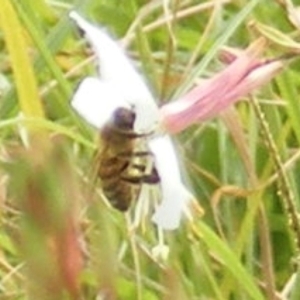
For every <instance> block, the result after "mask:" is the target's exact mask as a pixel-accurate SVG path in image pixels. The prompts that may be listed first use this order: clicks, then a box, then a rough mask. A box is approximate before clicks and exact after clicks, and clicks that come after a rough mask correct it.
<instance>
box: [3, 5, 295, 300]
mask: <svg viewBox="0 0 300 300" xmlns="http://www.w3.org/2000/svg"><path fill="white" fill-rule="evenodd" d="M169 2H170V3H169ZM169 2H168V1H163V0H158V1H141V0H129V1H117V0H98V1H93V0H86V1H75V0H57V1H51V0H49V1H45V0H37V1H36V0H34V1H33V0H22V1H17V0H2V2H1V9H0V49H1V52H0V66H1V78H2V79H3V80H2V79H1V81H0V116H1V118H0V139H1V148H0V159H1V169H0V208H1V209H0V300H2V299H20V300H23V299H58V300H59V299H87V300H89V299H139V300H141V299H145V300H155V299H178V300H184V299H189V300H190V299H195V300H196V299H199V300H208V299H213V300H215V299H216V300H221V299H222V300H233V299H236V300H246V299H253V300H259V299H260V300H262V299H268V300H269V299H270V300H277V299H291V300H298V299H299V294H300V288H299V286H300V285H299V274H300V273H299V268H298V265H299V261H298V259H299V252H300V248H299V247H300V229H299V230H298V227H299V228H300V225H299V223H298V210H299V206H300V203H299V201H300V182H299V172H300V163H299V158H300V126H299V124H300V123H299V120H300V101H299V90H300V79H299V78H300V74H299V63H300V62H299V60H298V59H297V57H296V58H295V59H294V60H293V62H291V63H289V64H287V66H286V68H285V69H284V70H283V72H282V73H281V74H279V75H278V76H277V77H276V78H274V79H273V80H272V81H271V82H270V83H269V84H267V85H265V86H264V87H262V88H261V89H260V90H258V91H256V92H255V93H253V95H251V96H250V95H249V97H247V98H246V99H245V100H246V101H243V102H240V103H238V104H237V105H235V106H234V107H233V108H232V109H231V110H229V111H227V112H226V114H222V115H220V116H219V117H217V118H215V119H213V120H210V121H207V122H205V123H201V124H197V125H193V126H192V127H190V128H188V129H187V130H185V131H184V132H182V133H181V134H178V135H177V136H174V139H175V140H176V142H177V145H178V153H179V157H180V160H181V164H182V166H183V172H184V173H185V175H186V178H185V179H186V182H188V183H189V184H190V186H191V188H192V189H193V191H194V194H195V195H196V197H197V199H198V200H199V203H200V205H201V206H202V207H203V208H204V209H205V215H204V216H203V217H198V216H196V217H195V219H194V222H193V223H189V222H187V221H185V222H183V224H182V226H181V227H180V228H179V229H178V230H176V231H172V232H163V233H162V232H158V231H157V228H156V227H155V226H154V225H153V224H152V223H151V220H150V217H151V214H149V215H147V216H145V217H144V218H143V219H142V222H141V224H140V225H139V226H138V228H135V229H132V225H133V216H134V208H133V209H132V211H131V213H129V214H127V215H122V214H120V213H119V212H118V211H115V210H113V209H112V208H110V207H108V206H107V205H106V204H105V202H104V201H103V199H102V198H101V193H100V190H99V186H98V187H97V189H96V188H95V186H92V185H91V182H92V178H91V169H92V160H93V152H94V150H95V148H96V147H97V132H96V131H95V130H93V129H92V128H90V127H89V126H87V125H86V124H84V122H83V121H82V120H80V119H79V118H78V117H77V115H75V114H74V112H73V111H72V109H71V107H70V105H69V102H70V99H71V98H72V94H73V93H74V91H75V89H76V87H77V85H78V83H79V82H80V80H81V79H82V78H84V77H85V76H87V75H91V74H95V70H96V67H95V64H94V61H93V60H92V59H91V52H90V50H89V47H88V45H87V44H86V43H85V42H84V40H83V38H82V37H81V36H80V35H79V34H78V31H77V30H76V28H75V26H74V24H73V23H72V22H71V21H70V20H69V19H68V12H69V10H71V9H76V10H77V11H78V12H80V13H81V14H82V15H84V16H85V17H86V18H87V19H89V20H91V21H93V22H94V23H98V24H101V25H104V26H106V27H107V28H108V29H109V31H110V32H112V33H113V34H114V35H115V36H117V37H118V38H119V39H120V41H121V42H122V43H123V45H125V46H126V49H127V51H128V54H129V55H130V56H132V57H133V58H134V60H135V61H136V62H137V66H138V67H139V68H140V72H141V73H143V76H144V77H145V78H146V80H147V82H148V83H149V85H150V86H151V88H152V90H153V92H154V94H155V95H157V98H158V99H159V100H158V101H159V103H164V102H167V101H171V100H175V99H176V98H178V97H180V95H182V94H184V93H185V92H186V91H188V90H189V89H190V88H191V87H192V86H193V85H194V84H195V80H196V79H197V78H207V77H210V76H212V75H213V74H214V73H216V72H217V71H219V70H221V69H223V68H224V67H225V66H224V65H223V64H222V63H221V62H220V60H219V57H218V53H219V50H220V49H221V48H222V47H223V46H225V45H226V46H231V47H238V48H246V47H247V45H249V44H250V43H252V42H253V41H254V40H255V39H256V38H258V37H260V36H261V35H263V36H265V37H266V38H267V39H268V46H267V47H266V53H265V55H266V57H277V56H279V55H282V54H286V53H293V51H297V49H298V47H299V46H298V41H299V38H300V36H299V28H298V29H297V28H296V27H295V26H294V25H293V24H292V23H291V22H290V21H289V18H288V17H289V16H288V11H287V8H286V6H285V5H283V3H285V1H279V0H278V1H274V0H264V1H258V0H252V1H246V0H232V1H229V0H228V1H225V0H224V1H196V0H187V1H179V0H173V1H169ZM294 2H296V1H294ZM168 3H169V6H168V8H169V12H170V13H172V14H173V16H175V17H174V18H173V19H172V20H169V21H168V20H167V19H166V18H165V13H166V10H165V7H166V5H168ZM213 3H215V5H213ZM217 3H219V4H218V5H217ZM87 96H88V95H87ZM97 297H98V298H97Z"/></svg>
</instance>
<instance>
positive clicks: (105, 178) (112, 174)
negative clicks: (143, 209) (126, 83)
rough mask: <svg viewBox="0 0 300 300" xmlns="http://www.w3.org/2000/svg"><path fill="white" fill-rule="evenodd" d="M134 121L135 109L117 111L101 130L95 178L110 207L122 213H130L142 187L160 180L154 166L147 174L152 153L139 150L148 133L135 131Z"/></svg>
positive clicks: (121, 108) (122, 108)
mask: <svg viewBox="0 0 300 300" xmlns="http://www.w3.org/2000/svg"><path fill="white" fill-rule="evenodd" d="M135 118H136V113H135V111H134V110H133V109H129V108H124V107H120V108H117V109H116V110H115V111H114V113H113V114H112V117H111V118H110V120H109V121H108V122H107V123H106V124H105V125H104V126H103V127H102V129H101V131H100V143H101V144H100V149H99V150H98V153H97V156H96V162H97V165H96V166H95V167H96V169H97V171H96V173H97V174H96V176H97V177H98V178H99V179H100V181H101V187H102V190H103V193H104V195H105V196H106V198H107V199H108V201H109V202H110V204H111V205H112V206H113V207H114V208H116V209H118V210H120V211H126V210H128V208H129V207H130V204H131V202H132V201H134V200H137V198H138V196H139V192H140V189H141V185H142V184H144V183H146V184H157V183H159V181H160V179H159V175H158V173H157V171H156V168H155V166H154V165H152V166H151V170H150V172H149V171H148V172H147V165H148V163H149V161H150V160H151V159H150V158H151V157H152V154H151V153H150V152H149V151H148V150H147V148H146V150H141V149H139V147H137V145H138V142H139V141H140V140H141V139H143V138H144V139H145V137H146V136H147V135H149V134H138V133H136V132H134V122H135ZM148 169H149V168H148Z"/></svg>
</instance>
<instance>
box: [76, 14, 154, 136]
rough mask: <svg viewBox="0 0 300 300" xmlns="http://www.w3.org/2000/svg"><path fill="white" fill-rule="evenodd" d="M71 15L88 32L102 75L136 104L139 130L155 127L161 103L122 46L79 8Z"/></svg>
mask: <svg viewBox="0 0 300 300" xmlns="http://www.w3.org/2000/svg"><path fill="white" fill-rule="evenodd" d="M70 18H72V19H73V20H74V21H75V22H76V23H77V25H78V26H79V27H80V28H81V29H82V30H83V31H84V32H85V34H86V38H87V39H88V41H89V42H90V43H91V45H92V47H93V49H94V51H95V53H96V55H97V58H98V60H99V72H100V74H101V79H103V80H105V81H109V82H112V83H113V84H114V85H115V86H117V87H118V90H119V91H120V93H122V95H123V97H124V98H125V100H126V101H128V102H129V103H130V104H132V105H133V106H135V110H136V113H137V118H136V121H135V128H134V129H135V131H136V132H149V131H150V130H152V129H153V127H154V126H155V124H156V123H157V122H158V107H157V105H156V103H155V100H154V98H153V96H152V94H151V92H150V90H149V88H148V87H147V85H146V84H145V82H144V81H143V79H142V78H141V76H140V75H139V74H138V73H137V72H136V70H135V69H134V67H133V66H132V64H131V62H130V60H129V59H128V58H127V57H126V55H125V54H124V53H123V51H122V49H121V48H120V46H119V45H118V44H117V42H116V41H114V40H113V39H112V38H111V37H110V36H109V35H108V34H107V33H106V32H105V30H104V29H102V28H99V27H96V26H94V25H92V24H90V23H89V22H87V21H86V20H85V19H83V18H82V17H81V16H80V15H79V14H77V13H76V12H75V11H72V12H71V13H70Z"/></svg>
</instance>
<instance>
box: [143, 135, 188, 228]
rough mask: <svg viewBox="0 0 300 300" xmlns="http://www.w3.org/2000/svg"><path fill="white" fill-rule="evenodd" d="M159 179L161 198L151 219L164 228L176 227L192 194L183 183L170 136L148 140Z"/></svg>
mask: <svg viewBox="0 0 300 300" xmlns="http://www.w3.org/2000/svg"><path fill="white" fill-rule="evenodd" d="M149 147H150V149H151V151H152V153H153V154H154V158H155V166H156V168H157V171H158V174H159V176H160V180H161V188H162V194H163V199H162V202H161V204H160V206H159V207H158V208H157V210H156V212H155V214H154V216H153V217H152V221H153V222H155V223H156V224H157V225H158V226H160V227H162V228H163V229H166V230H172V229H176V228H177V227H178V226H179V224H180V220H181V217H182V214H183V212H184V211H185V210H187V209H188V203H189V200H191V199H192V198H193V196H192V194H191V193H190V192H189V191H188V190H187V188H186V187H185V186H184V185H183V183H182V181H181V176H180V169H179V165H178V161H177V158H176V153H175V149H174V146H173V144H172V141H171V139H170V137H168V136H160V137H156V138H154V139H153V140H151V141H150V142H149Z"/></svg>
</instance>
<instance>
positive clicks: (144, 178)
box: [121, 165, 160, 184]
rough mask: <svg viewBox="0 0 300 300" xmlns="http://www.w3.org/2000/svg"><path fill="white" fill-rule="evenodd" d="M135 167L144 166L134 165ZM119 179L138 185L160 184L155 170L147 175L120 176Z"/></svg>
mask: <svg viewBox="0 0 300 300" xmlns="http://www.w3.org/2000/svg"><path fill="white" fill-rule="evenodd" d="M135 167H144V166H140V165H136V166H135ZM121 179H122V180H124V181H126V182H128V183H132V184H140V183H147V184H157V183H159V182H160V178H159V175H158V173H157V170H156V168H152V171H151V173H150V174H147V175H138V176H121Z"/></svg>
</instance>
